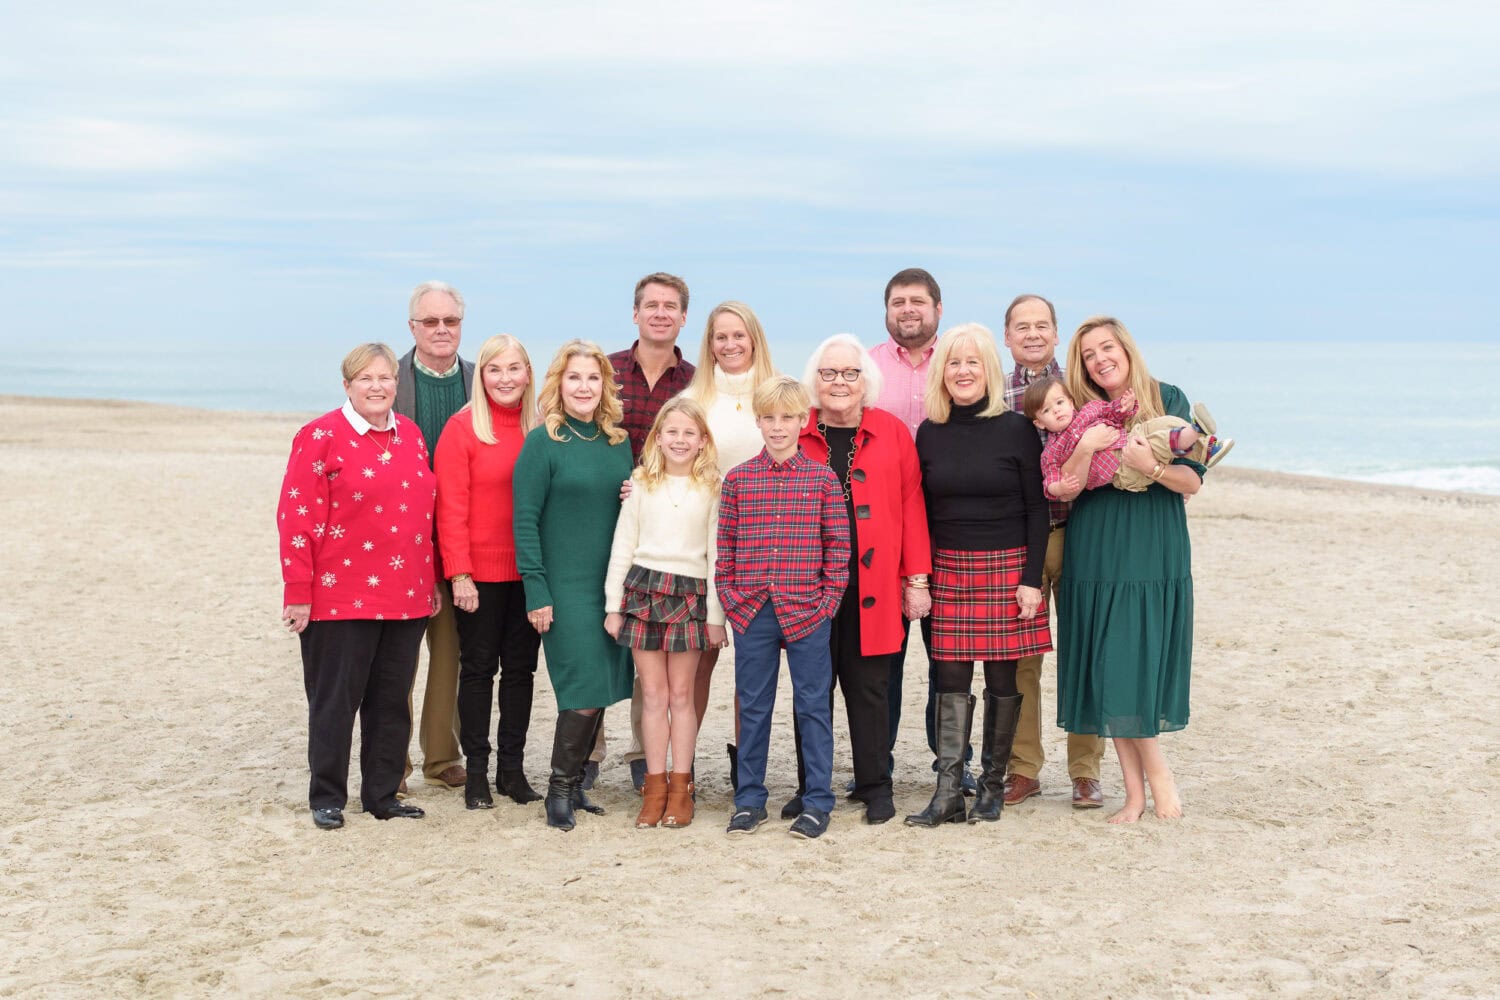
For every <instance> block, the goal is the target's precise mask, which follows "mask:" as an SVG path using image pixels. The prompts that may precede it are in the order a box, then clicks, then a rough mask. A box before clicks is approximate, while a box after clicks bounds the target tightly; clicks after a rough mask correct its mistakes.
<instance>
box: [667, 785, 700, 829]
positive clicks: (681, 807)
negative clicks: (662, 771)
mask: <svg viewBox="0 0 1500 1000" xmlns="http://www.w3.org/2000/svg"><path fill="white" fill-rule="evenodd" d="M692 821H693V772H692V771H673V772H672V773H671V774H669V775H667V811H666V814H665V815H664V816H663V817H662V821H661V825H662V826H668V827H671V828H672V829H674V830H676V829H680V828H681V827H684V826H687V825H688V824H690V823H692Z"/></svg>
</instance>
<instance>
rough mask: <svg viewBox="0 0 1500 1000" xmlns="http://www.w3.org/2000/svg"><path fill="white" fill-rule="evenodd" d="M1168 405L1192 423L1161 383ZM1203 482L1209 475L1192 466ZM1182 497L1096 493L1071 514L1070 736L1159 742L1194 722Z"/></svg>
mask: <svg viewBox="0 0 1500 1000" xmlns="http://www.w3.org/2000/svg"><path fill="white" fill-rule="evenodd" d="M1161 400H1162V406H1163V407H1164V409H1165V410H1166V412H1167V413H1168V414H1170V415H1172V416H1176V417H1181V418H1182V419H1184V420H1190V419H1191V416H1190V414H1189V409H1188V401H1187V397H1186V396H1184V395H1183V393H1182V391H1181V390H1180V389H1178V388H1177V387H1176V386H1173V385H1167V384H1166V383H1162V384H1161ZM1174 464H1176V465H1186V466H1188V467H1189V468H1191V469H1193V470H1194V471H1195V472H1197V473H1198V475H1199V477H1202V475H1203V473H1204V471H1205V470H1204V467H1203V466H1201V465H1199V464H1198V463H1197V462H1192V461H1189V460H1187V459H1184V458H1179V459H1177V460H1176V461H1175V462H1174ZM1192 562H1193V560H1192V544H1191V542H1190V540H1189V538H1188V526H1187V511H1186V509H1185V508H1184V506H1183V497H1182V495H1181V494H1179V493H1174V492H1173V491H1171V490H1169V489H1167V488H1166V487H1165V486H1159V485H1156V484H1153V485H1151V486H1150V487H1148V488H1147V490H1146V492H1144V493H1127V492H1125V491H1124V490H1117V489H1115V488H1114V487H1112V486H1105V487H1102V488H1100V489H1095V490H1086V491H1084V493H1083V494H1082V495H1080V496H1079V498H1078V500H1077V501H1076V502H1075V503H1074V505H1073V511H1072V513H1071V514H1070V515H1069V516H1068V531H1067V536H1066V543H1065V547H1064V549H1063V573H1062V582H1061V584H1060V586H1059V588H1058V590H1059V595H1058V602H1057V603H1058V610H1057V616H1058V628H1057V631H1058V643H1057V686H1058V693H1057V724H1058V725H1059V726H1061V727H1063V728H1064V729H1066V730H1067V731H1068V732H1070V733H1096V734H1098V735H1100V736H1109V737H1127V738H1138V737H1150V736H1156V735H1157V734H1158V733H1165V732H1173V731H1175V730H1178V729H1182V728H1183V727H1185V726H1186V725H1187V724H1188V682H1189V680H1190V677H1191V674H1192V664H1193V565H1192Z"/></svg>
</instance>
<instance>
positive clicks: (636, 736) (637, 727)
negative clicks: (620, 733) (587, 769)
mask: <svg viewBox="0 0 1500 1000" xmlns="http://www.w3.org/2000/svg"><path fill="white" fill-rule="evenodd" d="M599 711H600V712H601V713H603V711H604V709H602V708H601V709H600V710H599ZM606 748H607V744H606V743H605V742H604V727H603V726H600V727H599V738H598V739H596V740H595V741H594V749H593V752H592V753H590V754H589V760H591V761H593V762H594V763H595V764H602V763H604V752H605V750H606ZM645 759H646V750H645V748H644V747H643V746H642V744H641V679H640V678H639V677H637V678H636V679H635V683H634V684H633V685H632V686H631V688H630V749H629V750H626V751H625V761H626V763H629V762H630V761H633V760H645Z"/></svg>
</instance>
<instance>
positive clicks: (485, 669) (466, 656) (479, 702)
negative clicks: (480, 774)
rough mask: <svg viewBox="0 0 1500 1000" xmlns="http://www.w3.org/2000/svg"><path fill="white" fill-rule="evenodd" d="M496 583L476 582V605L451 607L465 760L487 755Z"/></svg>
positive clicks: (497, 623)
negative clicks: (467, 608)
mask: <svg viewBox="0 0 1500 1000" xmlns="http://www.w3.org/2000/svg"><path fill="white" fill-rule="evenodd" d="M501 586H503V585H502V584H498V583H476V584H475V587H476V589H477V590H478V591H479V607H477V608H475V609H474V610H473V611H463V610H461V609H459V608H457V607H455V608H454V609H453V617H454V621H455V622H456V623H457V625H458V742H459V745H460V746H461V747H463V752H464V758H465V760H466V761H467V762H472V763H471V766H472V765H473V764H478V763H480V762H486V766H487V762H488V761H489V758H490V703H491V701H492V700H493V699H494V696H495V673H496V671H497V670H498V669H499V666H500V635H501V630H502V629H503V627H504V610H505V609H504V607H503V606H502V598H501V595H500V593H499V588H500V587H501Z"/></svg>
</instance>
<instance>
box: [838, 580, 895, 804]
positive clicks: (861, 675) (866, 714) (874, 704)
mask: <svg viewBox="0 0 1500 1000" xmlns="http://www.w3.org/2000/svg"><path fill="white" fill-rule="evenodd" d="M859 615H860V607H859V586H858V582H857V581H856V580H855V578H854V575H853V574H851V576H850V581H849V589H848V590H846V591H845V592H844V600H843V603H842V604H840V605H839V613H838V614H837V615H836V616H834V619H833V631H832V636H831V638H830V640H829V647H830V652H831V653H832V656H833V676H834V680H835V681H836V682H837V684H838V686H839V687H840V688H842V689H843V692H844V710H845V712H847V713H848V716H849V750H850V755H851V756H852V757H853V758H854V794H855V795H856V796H858V797H859V798H861V799H865V800H868V799H869V798H870V797H871V796H870V794H869V793H871V792H874V793H875V797H879V796H885V797H889V796H890V794H891V773H890V771H889V770H888V769H887V765H888V763H889V761H890V753H891V732H890V724H891V723H890V713H889V711H888V700H889V694H890V682H891V657H890V654H889V653H882V654H881V655H879V656H864V655H862V654H861V653H860V641H859ZM831 698H832V692H831V691H830V700H831Z"/></svg>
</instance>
